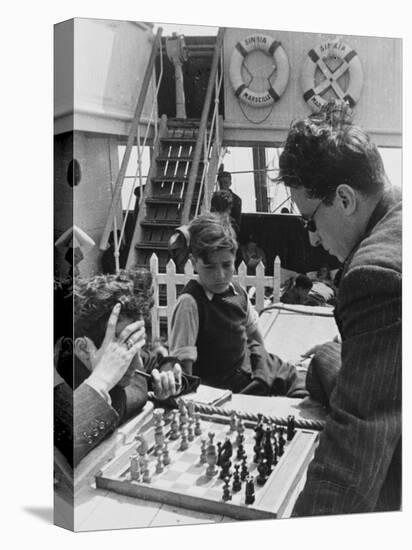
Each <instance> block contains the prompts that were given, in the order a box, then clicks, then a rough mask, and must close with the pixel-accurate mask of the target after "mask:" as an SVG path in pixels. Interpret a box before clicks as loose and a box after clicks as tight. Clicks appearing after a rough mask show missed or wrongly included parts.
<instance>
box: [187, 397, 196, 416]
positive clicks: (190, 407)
mask: <svg viewBox="0 0 412 550" xmlns="http://www.w3.org/2000/svg"><path fill="white" fill-rule="evenodd" d="M187 414H188V415H189V419H191V420H193V419H194V418H195V403H194V401H188V402H187Z"/></svg>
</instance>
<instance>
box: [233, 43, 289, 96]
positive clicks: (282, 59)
mask: <svg viewBox="0 0 412 550" xmlns="http://www.w3.org/2000/svg"><path fill="white" fill-rule="evenodd" d="M254 50H262V51H264V52H266V53H267V54H268V55H270V56H271V57H273V60H274V62H275V64H276V69H277V74H276V79H275V81H274V83H273V85H272V84H271V83H270V82H269V87H268V89H267V90H266V91H264V92H254V91H252V90H251V89H250V88H248V87H247V86H246V84H245V83H244V82H243V79H242V64H243V62H244V59H245V58H246V57H247V55H248V54H249V53H250V52H252V51H254ZM229 76H230V81H231V83H232V87H233V91H234V92H235V96H236V97H237V98H238V99H239V100H240V101H242V102H243V103H246V104H247V105H251V106H252V107H266V106H268V105H272V103H274V102H275V101H279V99H280V97H281V96H282V94H283V92H284V91H285V89H286V86H287V84H288V81H289V60H288V56H287V55H286V52H285V50H284V49H283V48H282V46H281V44H280V42H279V41H277V40H274V39H273V37H271V36H266V35H264V34H252V35H250V36H248V37H246V38H245V39H244V40H241V41H240V42H238V43H237V44H236V46H235V48H234V50H233V53H232V57H231V59H230V67H229Z"/></svg>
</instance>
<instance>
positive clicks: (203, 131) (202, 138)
mask: <svg viewBox="0 0 412 550" xmlns="http://www.w3.org/2000/svg"><path fill="white" fill-rule="evenodd" d="M224 34H225V29H224V28H220V29H219V31H218V34H217V39H216V47H215V51H214V54H213V60H212V67H211V70H210V78H209V82H208V86H207V91H206V97H205V102H204V105H203V110H202V116H201V118H200V124H199V133H198V137H197V141H196V146H195V149H194V153H193V160H192V165H191V168H190V173H189V182H188V186H187V190H186V196H185V203H184V207H183V213H182V220H181V221H182V224H187V223H189V218H190V211H191V208H192V202H193V195H194V190H195V184H196V180H197V179H198V171H199V164H200V157H201V154H202V149H204V152H205V153H204V166H203V174H202V180H201V189H202V188H203V184H204V180H205V175H206V173H207V168H208V167H209V153H208V152H209V150H210V146H211V142H212V136H213V129H214V128H216V131H217V132H219V131H220V132H221V131H222V125H221V124H218V120H219V119H218V116H217V113H218V111H217V107H218V105H219V95H218V94H217V95H216V96H215V108H214V112H213V118H212V124H213V126H212V127H211V129H210V132H209V140H208V139H207V134H208V132H207V123H208V116H209V110H210V104H211V101H212V94H213V88H215V89H217V90H218V91H220V87H221V84H222V75H223V69H222V70H221V76H220V79H219V82H218V81H217V80H216V79H217V75H218V68H219V61H220V60H221V56H222V49H223V37H224ZM218 141H219V140H218ZM220 142H221V137H220ZM209 194H210V192H209V191H208V192H207V193H206V196H209ZM198 197H199V199H198V201H199V200H200V197H201V192H199V195H198ZM198 207H199V203H198V205H197V208H196V213H197V212H198Z"/></svg>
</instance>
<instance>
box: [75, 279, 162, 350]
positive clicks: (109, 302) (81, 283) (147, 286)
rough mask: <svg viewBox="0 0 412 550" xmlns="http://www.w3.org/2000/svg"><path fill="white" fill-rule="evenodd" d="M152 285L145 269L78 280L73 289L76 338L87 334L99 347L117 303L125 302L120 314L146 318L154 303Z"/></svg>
mask: <svg viewBox="0 0 412 550" xmlns="http://www.w3.org/2000/svg"><path fill="white" fill-rule="evenodd" d="M151 285H152V276H151V273H150V272H149V271H147V270H143V269H141V270H135V271H126V270H121V271H120V272H119V273H118V274H115V275H111V274H108V275H96V276H94V277H92V278H90V279H80V278H79V279H78V280H76V282H75V285H74V289H73V292H74V332H75V337H76V338H77V337H79V336H88V337H89V338H90V339H91V340H93V342H94V344H95V345H96V347H100V345H101V343H102V341H103V338H104V335H105V332H106V326H107V321H108V320H109V317H110V314H111V312H112V310H113V308H114V306H115V305H116V304H117V303H118V302H120V303H121V304H122V308H121V310H120V315H121V316H126V317H129V318H130V319H132V320H136V321H137V320H138V319H139V318H140V317H143V318H147V317H148V315H149V312H150V310H151V308H152V306H153V298H152V288H151Z"/></svg>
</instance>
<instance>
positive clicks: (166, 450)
mask: <svg viewBox="0 0 412 550" xmlns="http://www.w3.org/2000/svg"><path fill="white" fill-rule="evenodd" d="M163 464H164V465H165V466H167V465H168V464H170V455H169V448H168V445H167V443H166V442H165V444H164V445H163Z"/></svg>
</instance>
